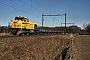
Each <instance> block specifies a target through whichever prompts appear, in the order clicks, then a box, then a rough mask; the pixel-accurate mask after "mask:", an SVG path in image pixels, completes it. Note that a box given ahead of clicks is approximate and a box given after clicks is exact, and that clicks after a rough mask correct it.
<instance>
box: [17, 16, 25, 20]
mask: <svg viewBox="0 0 90 60" xmlns="http://www.w3.org/2000/svg"><path fill="white" fill-rule="evenodd" d="M24 19H25V18H24V17H15V20H24Z"/></svg>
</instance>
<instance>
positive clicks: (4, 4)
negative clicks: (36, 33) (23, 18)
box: [0, 2, 37, 17]
mask: <svg viewBox="0 0 90 60" xmlns="http://www.w3.org/2000/svg"><path fill="white" fill-rule="evenodd" d="M0 4H3V5H5V6H8V7H10V8H13V9H16V10H18V11H21V12H24V13H27V14H30V15H33V16H35V15H34V14H31V13H29V12H26V11H24V10H21V9H18V8H16V7H13V6H11V5H8V4H5V3H3V2H0ZM35 17H37V16H35Z"/></svg>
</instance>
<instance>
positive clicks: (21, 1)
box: [18, 0, 41, 12]
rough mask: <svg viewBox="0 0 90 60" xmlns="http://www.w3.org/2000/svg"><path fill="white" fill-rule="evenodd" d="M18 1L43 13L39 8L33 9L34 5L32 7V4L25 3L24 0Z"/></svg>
mask: <svg viewBox="0 0 90 60" xmlns="http://www.w3.org/2000/svg"><path fill="white" fill-rule="evenodd" d="M18 1H20V2H21V3H23V4H26V5H27V6H29V7H32V8H33V9H35V10H37V11H39V12H41V11H40V10H39V9H37V8H35V7H33V6H32V5H30V4H27V3H25V2H24V1H22V0H18Z"/></svg>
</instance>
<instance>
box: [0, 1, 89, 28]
mask: <svg viewBox="0 0 90 60" xmlns="http://www.w3.org/2000/svg"><path fill="white" fill-rule="evenodd" d="M42 13H43V14H55V15H57V14H65V13H66V15H67V18H66V19H67V23H75V25H77V26H79V27H81V28H82V26H83V24H84V23H86V24H88V23H90V0H0V25H4V26H6V25H8V22H10V20H12V19H14V17H15V16H26V17H28V18H29V21H32V22H36V23H37V24H38V25H39V26H41V20H42ZM61 23H64V16H44V26H61ZM70 25H72V24H67V26H70ZM63 26H64V25H63Z"/></svg>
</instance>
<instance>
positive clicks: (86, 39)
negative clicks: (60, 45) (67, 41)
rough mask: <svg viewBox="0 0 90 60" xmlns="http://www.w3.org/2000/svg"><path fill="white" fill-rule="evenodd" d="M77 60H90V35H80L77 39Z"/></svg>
mask: <svg viewBox="0 0 90 60" xmlns="http://www.w3.org/2000/svg"><path fill="white" fill-rule="evenodd" d="M75 49H76V60H90V35H79V36H78V37H77V39H76V44H75Z"/></svg>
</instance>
